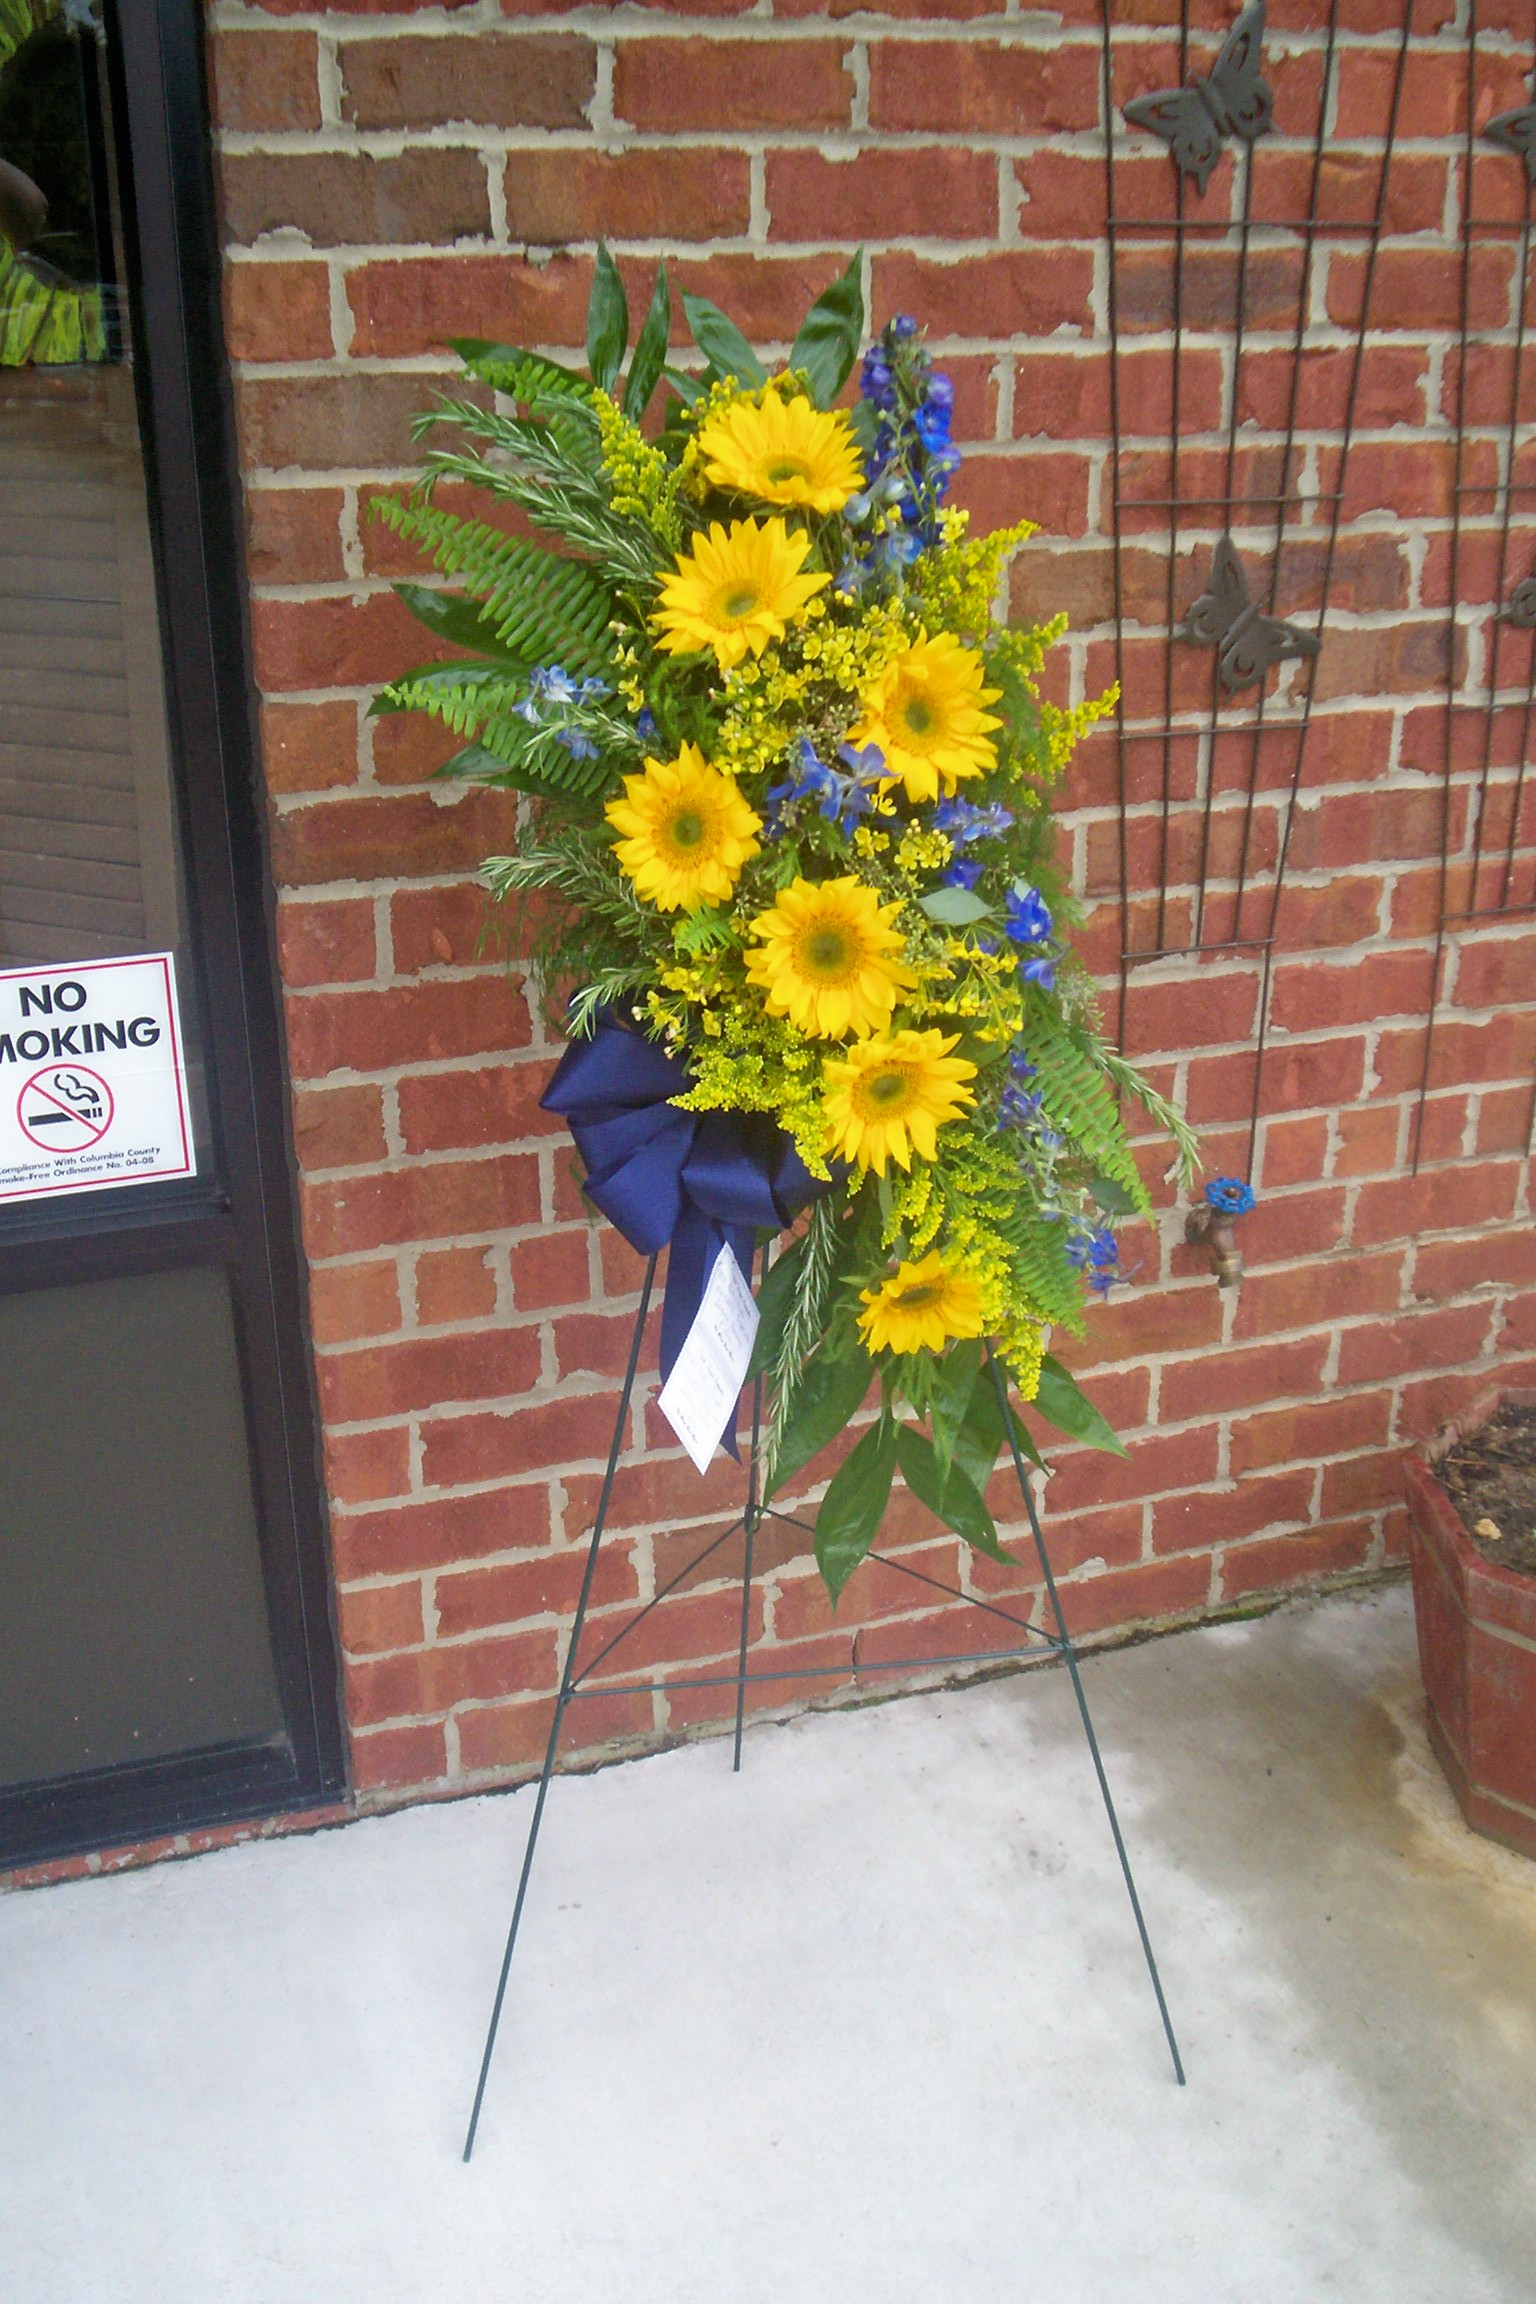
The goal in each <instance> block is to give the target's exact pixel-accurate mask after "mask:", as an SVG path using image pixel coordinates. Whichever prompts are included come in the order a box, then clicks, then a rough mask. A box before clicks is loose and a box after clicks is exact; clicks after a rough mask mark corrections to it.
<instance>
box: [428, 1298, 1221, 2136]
mask: <svg viewBox="0 0 1536 2304" xmlns="http://www.w3.org/2000/svg"><path fill="white" fill-rule="evenodd" d="M656 1265H657V1258H656V1257H655V1256H653V1257H652V1258H651V1260H650V1263H649V1264H648V1265H647V1267H646V1273H645V1282H644V1286H643V1288H642V1291H641V1296H640V1308H639V1310H638V1312H637V1313H636V1315H635V1331H634V1336H633V1339H632V1341H631V1344H630V1350H629V1362H628V1365H627V1367H626V1369H625V1372H624V1384H623V1389H622V1391H621V1393H620V1395H619V1407H618V1413H617V1415H616V1416H615V1418H614V1427H613V1441H612V1445H611V1446H610V1448H609V1451H608V1464H607V1469H606V1471H605V1472H604V1475H603V1485H602V1489H601V1491H600V1493H599V1496H598V1502H597V1514H596V1518H595V1519H594V1521H593V1525H592V1535H591V1539H590V1542H589V1544H588V1547H587V1560H586V1569H585V1573H584V1574H583V1577H582V1582H581V1592H580V1595H579V1597H578V1599H577V1602H576V1612H575V1615H574V1616H573V1618H572V1620H571V1636H570V1641H569V1643H568V1646H567V1649H566V1657H565V1665H564V1669H563V1671H562V1673H561V1677H560V1687H559V1691H558V1693H557V1695H556V1697H555V1713H554V1718H553V1720H552V1722H551V1723H550V1731H549V1741H548V1743H547V1745H546V1747H545V1752H544V1764H543V1767H542V1768H541V1770H540V1772H539V1779H538V1788H537V1790H536V1792H535V1794H534V1803H533V1815H532V1818H531V1820H530V1822H529V1826H528V1839H527V1843H526V1845H525V1847H524V1849H523V1863H522V1870H521V1872H520V1874H519V1876H518V1883H517V1896H516V1900H515V1902H514V1904H513V1907H512V1920H511V1924H510V1926H509V1928H508V1930H507V1942H506V1949H505V1951H504V1952H503V1954H502V1961H501V1972H500V1974H499V1976H498V1977H497V1980H496V1997H495V1999H494V2001H493V2003H492V2006H491V2020H490V2024H489V2026H488V2028H487V2031H486V2036H485V2050H484V2053H483V2055H482V2057H481V2059H480V2075H479V2079H478V2081H477V2083H476V2086H475V2101H474V2108H473V2110H472V2111H471V2113H470V2118H469V2131H468V2134H467V2135H466V2137H465V2139H464V2158H465V2159H466V2160H468V2159H469V2157H470V2154H471V2153H472V2152H473V2151H474V2148H475V2136H476V2133H477V2131H478V2129H479V2126H480V2113H481V2110H482V2108H483V2106H484V2103H485V2090H486V2083H487V2081H488V2080H489V2078H490V2071H491V2059H492V2057H493V2056H494V2055H495V2053H496V2036H497V2033H498V2031H499V2029H500V2025H501V2015H502V2009H503V2006H504V2005H505V2002H506V1996H507V1980H508V1978H509V1976H510V1974H511V1971H512V1955H513V1953H514V1952H515V1951H516V1949H517V1940H518V1934H519V1931H520V1929H521V1927H522V1920H523V1908H524V1906H525V1904H526V1903H527V1899H528V1883H529V1880H530V1879H531V1878H532V1875H533V1860H534V1856H535V1853H536V1852H537V1849H538V1844H539V1828H540V1826H541V1825H542V1823H543V1821H544V1805H545V1802H546V1800H547V1799H548V1797H549V1786H550V1779H551V1777H552V1776H553V1774H554V1768H555V1760H556V1757H557V1754H558V1752H559V1748H560V1736H561V1731H562V1729H563V1728H564V1725H565V1716H566V1713H567V1711H568V1710H569V1708H570V1706H571V1705H572V1704H573V1703H576V1702H579V1701H580V1699H581V1698H582V1697H584V1696H599V1695H601V1696H611V1695H614V1694H626V1693H628V1694H633V1693H635V1692H637V1691H643V1690H644V1689H646V1688H647V1687H650V1686H652V1685H654V1683H652V1682H648V1681H645V1680H643V1679H642V1680H630V1681H620V1680H614V1679H607V1680H603V1681H600V1682H599V1681H595V1680H594V1678H593V1675H594V1674H595V1673H596V1672H598V1671H599V1670H600V1668H601V1667H602V1666H603V1665H604V1664H605V1663H606V1662H607V1660H608V1658H609V1657H610V1656H612V1654H613V1653H614V1651H615V1649H617V1648H618V1647H619V1646H620V1645H621V1644H622V1643H623V1642H624V1641H625V1640H626V1639H628V1637H629V1635H630V1634H631V1633H632V1632H633V1631H634V1630H635V1628H636V1626H637V1625H639V1624H641V1623H643V1622H644V1620H645V1618H646V1617H647V1616H648V1615H649V1614H650V1613H651V1611H652V1609H653V1608H656V1607H659V1605H660V1604H661V1602H662V1601H663V1600H665V1599H667V1598H668V1597H669V1595H670V1594H671V1593H673V1592H674V1591H676V1589H677V1587H678V1586H679V1585H680V1584H682V1583H683V1582H684V1581H685V1580H686V1579H687V1578H688V1577H689V1576H691V1575H692V1574H693V1573H694V1571H695V1570H696V1569H697V1568H699V1567H701V1566H702V1565H703V1563H704V1562H705V1561H706V1560H708V1559H710V1558H711V1557H712V1555H713V1554H714V1553H716V1552H718V1551H719V1550H720V1548H721V1546H722V1545H724V1544H726V1543H728V1542H729V1540H730V1539H731V1538H732V1537H733V1536H735V1535H736V1534H737V1533H738V1531H739V1532H740V1533H741V1535H742V1537H743V1543H744V1558H743V1567H742V1581H741V1638H740V1644H739V1647H738V1651H737V1659H736V1669H735V1671H734V1672H723V1673H705V1674H699V1675H693V1676H690V1677H688V1678H686V1679H681V1680H668V1682H667V1683H666V1685H667V1688H668V1690H669V1691H670V1690H681V1689H693V1688H734V1689H735V1690H736V1725H735V1741H734V1749H733V1754H732V1767H733V1768H734V1769H739V1768H740V1766H741V1740H742V1730H743V1726H744V1723H745V1718H746V1702H747V1690H748V1688H749V1687H754V1686H760V1685H766V1684H768V1683H771V1682H772V1681H775V1680H808V1679H818V1678H836V1679H842V1678H844V1677H846V1674H847V1670H848V1667H847V1666H846V1665H843V1664H831V1665H823V1666H811V1667H808V1666H806V1665H804V1664H799V1663H797V1664H791V1665H785V1666H784V1667H782V1668H781V1669H780V1670H778V1671H773V1670H767V1671H749V1670H748V1669H747V1656H748V1648H749V1633H750V1615H751V1603H752V1555H753V1547H754V1543H755V1540H756V1536H757V1531H758V1529H759V1528H760V1527H761V1525H762V1523H763V1521H764V1520H776V1521H779V1522H781V1523H783V1524H785V1525H787V1526H790V1527H794V1528H804V1529H805V1530H806V1531H807V1533H809V1532H810V1529H811V1524H810V1523H809V1522H807V1521H804V1520H797V1519H795V1518H794V1516H793V1515H792V1514H790V1513H786V1512H778V1511H775V1510H774V1509H773V1508H772V1507H771V1506H766V1505H763V1504H761V1503H760V1502H759V1499H758V1488H757V1440H758V1423H759V1414H760V1390H759V1394H758V1396H757V1397H756V1398H755V1399H754V1408H753V1429H752V1449H751V1454H750V1456H749V1458H748V1464H747V1501H746V1506H745V1509H744V1510H743V1512H742V1513H741V1514H740V1515H739V1516H738V1517H737V1518H736V1519H734V1520H732V1521H731V1522H729V1524H728V1525H727V1526H726V1527H724V1528H723V1529H721V1531H720V1533H719V1534H718V1535H717V1536H715V1537H713V1538H712V1539H711V1540H710V1542H709V1543H708V1544H706V1545H705V1547H704V1549H703V1550H702V1551H701V1552H699V1553H697V1554H696V1555H695V1556H694V1558H693V1559H691V1560H690V1561H688V1562H687V1564H686V1565H685V1566H684V1567H682V1568H680V1569H679V1570H678V1572H677V1574H676V1575H675V1576H673V1577H671V1578H670V1579H669V1580H668V1582H667V1583H666V1584H664V1585H663V1586H662V1588H661V1590H660V1591H659V1592H657V1593H656V1594H655V1595H654V1596H653V1597H652V1598H651V1599H650V1600H648V1601H647V1602H646V1603H645V1605H644V1606H643V1607H641V1608H640V1609H638V1610H637V1611H636V1613H635V1614H634V1615H633V1616H631V1617H630V1618H629V1620H628V1621H627V1622H626V1623H625V1624H623V1625H622V1626H621V1627H620V1629H619V1630H618V1631H617V1632H615V1633H614V1634H613V1635H612V1637H611V1638H610V1639H609V1640H607V1641H605V1642H604V1644H603V1646H602V1647H601V1648H600V1649H599V1650H598V1652H597V1654H596V1655H595V1656H594V1657H592V1658H591V1659H590V1660H589V1661H588V1662H587V1663H585V1664H580V1665H579V1664H578V1661H577V1659H578V1655H579V1652H580V1648H581V1636H582V1632H583V1630H584V1629H585V1626H586V1618H587V1608H588V1604H589V1602H590V1600H591V1597H592V1584H593V1579H594V1577H595V1575H596V1571H597V1561H598V1554H599V1552H600V1550H601V1548H602V1541H603V1534H604V1530H605V1529H606V1527H607V1522H608V1508H609V1505H610V1503H611V1501H612V1497H613V1483H614V1477H615V1474H616V1473H617V1470H618V1464H619V1458H620V1456H621V1454H622V1453H623V1446H624V1432H625V1427H626V1424H627V1421H628V1417H629V1407H630V1402H631V1400H632V1398H633V1396H634V1389H635V1377H636V1374H637V1372H638V1369H639V1365H640V1351H641V1343H642V1339H643V1336H644V1333H645V1322H646V1315H647V1313H648V1312H649V1310H650V1304H651V1297H652V1293H653V1291H654V1288H655V1281H656ZM991 1367H992V1376H993V1381H994V1383H995V1384H996V1386H997V1389H998V1396H999V1398H1000V1400H1001V1401H1002V1402H1003V1404H1004V1406H1005V1408H1006V1404H1007V1387H1006V1382H1005V1379H1004V1374H1003V1369H1002V1365H1001V1363H1000V1362H999V1361H998V1360H996V1359H995V1358H994V1359H993V1360H992V1362H991ZM1004 1424H1005V1428H1007V1429H1008V1431H1009V1433H1010V1439H1011V1444H1012V1449H1013V1464H1014V1471H1015V1473H1016V1474H1017V1477H1018V1482H1019V1488H1020V1492H1021V1493H1022V1495H1023V1498H1024V1504H1025V1508H1026V1510H1027V1511H1028V1514H1029V1524H1030V1529H1031V1532H1032V1534H1033V1537H1034V1541H1035V1549H1036V1552H1037V1554H1038V1556H1039V1560H1040V1568H1041V1573H1042V1575H1043V1577H1044V1581H1045V1589H1046V1594H1047V1597H1048V1600H1049V1604H1050V1609H1051V1615H1052V1619H1053V1621H1054V1623H1055V1626H1056V1629H1055V1631H1054V1632H1042V1631H1039V1630H1037V1629H1036V1628H1035V1627H1033V1626H1031V1625H1029V1624H1027V1623H1025V1621H1024V1619H1023V1618H1022V1617H1021V1616H1015V1615H1013V1614H1012V1613H1011V1612H1010V1611H1009V1610H1008V1609H1006V1608H999V1607H997V1606H995V1605H994V1603H993V1602H991V1601H989V1600H978V1599H976V1598H975V1596H974V1595H973V1594H971V1593H968V1592H962V1591H960V1590H959V1588H958V1586H955V1585H950V1584H945V1583H943V1582H941V1581H940V1579H939V1578H937V1577H934V1576H929V1575H927V1574H925V1573H924V1571H922V1570H921V1569H918V1568H913V1567H911V1566H910V1565H909V1564H908V1563H907V1562H906V1561H903V1560H895V1559H892V1558H890V1557H889V1556H888V1555H887V1554H884V1553H871V1554H870V1561H871V1562H872V1563H873V1564H875V1565H877V1566H879V1567H882V1568H885V1569H888V1570H890V1571H892V1572H893V1573H895V1574H897V1575H901V1576H905V1577H907V1578H909V1579H910V1580H912V1581H913V1582H915V1583H918V1584H922V1585H925V1586H927V1587H928V1588H929V1589H930V1590H932V1591H934V1592H939V1593H942V1594H944V1595H945V1596H946V1597H947V1598H949V1599H954V1600H964V1601H965V1602H967V1604H968V1605H969V1606H971V1607H973V1608H979V1609H980V1610H981V1611H982V1612H983V1614H985V1615H988V1616H997V1617H1000V1618H1001V1619H1002V1620H1003V1622H1005V1623H1008V1624H1013V1625H1016V1626H1017V1627H1018V1629H1019V1631H1020V1633H1021V1634H1022V1635H1023V1637H1022V1639H1021V1640H1020V1642H1019V1644H1018V1646H1017V1647H1014V1648H987V1649H983V1650H980V1651H978V1652H976V1653H974V1654H956V1655H947V1656H893V1657H886V1658H882V1659H881V1660H880V1661H879V1662H877V1663H874V1664H861V1665H860V1667H859V1669H860V1671H876V1672H902V1671H911V1670H914V1669H919V1668H920V1669H923V1670H928V1671H931V1670H933V1669H934V1668H935V1667H944V1666H951V1665H962V1664H998V1663H1004V1662H1006V1661H1007V1660H1008V1658H1009V1657H1024V1656H1038V1655H1039V1654H1040V1653H1041V1650H1042V1648H1044V1649H1048V1650H1050V1651H1053V1652H1054V1653H1055V1654H1056V1655H1058V1656H1060V1657H1061V1659H1062V1661H1063V1662H1064V1663H1065V1665H1066V1667H1067V1672H1068V1676H1069V1678H1070V1680H1071V1683H1072V1693H1073V1696H1074V1697H1075V1699H1076V1702H1077V1709H1078V1714H1079V1717H1080V1718H1081V1720H1082V1724H1083V1734H1084V1736H1085V1737H1086V1739H1087V1743H1088V1750H1089V1753H1090V1755H1091V1757H1092V1760H1093V1768H1094V1774H1095V1776H1096V1778H1097V1780H1098V1786H1099V1792H1100V1794H1101V1796H1102V1798H1103V1802H1104V1811H1105V1814H1106V1816H1107V1817H1108V1819H1109V1829H1110V1834H1111V1837H1112V1838H1113V1840H1114V1844H1115V1854H1116V1856H1117V1858H1118V1859H1119V1863H1120V1871H1121V1876H1122V1878H1123V1879H1124V1881H1125V1888H1126V1894H1127V1895H1128V1896H1129V1898H1130V1903H1131V1911H1132V1914H1133V1916H1134V1918H1135V1922H1136V1932H1137V1935H1138V1937H1139V1938H1140V1941H1141V1949H1142V1953H1143V1955H1144V1957H1145V1959H1146V1963H1147V1973H1148V1975H1149V1977H1150V1978H1151V1983H1152V1991H1153V1995H1154V1997H1155V1999H1156V2001H1157V2011H1158V2015H1159V2016H1160V2018H1161V2019H1162V2026H1163V2033H1164V2036H1165V2038H1166V2040H1167V2042H1168V2053H1169V2055H1170V2056H1171V2057H1172V2059H1173V2071H1174V2077H1175V2079H1176V2080H1177V2081H1178V2084H1179V2086H1180V2087H1181V2088H1182V2087H1183V2086H1184V2065H1183V2061H1182V2059H1181V2058H1180V2055H1179V2044H1178V2041H1177V2039H1176V2038H1175V2036H1174V2030H1173V2020H1172V2018H1171V2017H1170V2015H1169V2013H1168V2003H1167V2000H1166V1998H1165V1997H1164V1994H1163V1985H1162V1978H1161V1977H1160V1976H1159V1974H1158V1968H1157V1960H1156V1956H1155V1955H1154V1953H1153V1950H1152V1940H1151V1937H1150V1936H1149V1935H1148V1933H1147V1923H1146V1919H1145V1916H1144V1915H1143V1912H1142V1909H1141V1898H1140V1897H1139V1896H1138V1894H1137V1892H1136V1881H1135V1877H1134V1875H1133V1873H1132V1871H1131V1860H1130V1856H1129V1854H1128V1853H1127V1850H1126V1845H1125V1838H1124V1835H1123V1833H1122V1832H1121V1829H1120V1819H1119V1817H1118V1816H1117V1815H1116V1813H1115V1803H1114V1799H1113V1796H1112V1795H1111V1792H1110V1789H1109V1778H1108V1777H1107V1775H1106V1774H1105V1771H1104V1759H1103V1755H1102V1753H1101V1752H1100V1750H1099V1740H1098V1737H1097V1735H1096V1734H1095V1731H1094V1726H1093V1716H1092V1714H1091V1713H1090V1711H1089V1709H1088V1697H1087V1693H1086V1691H1085V1690H1084V1687H1083V1681H1082V1674H1081V1672H1080V1670H1079V1668H1078V1658H1077V1652H1076V1649H1075V1648H1074V1646H1073V1642H1072V1637H1071V1634H1070V1633H1069V1632H1068V1630H1067V1624H1066V1618H1065V1616H1064V1615H1063V1613H1062V1607H1061V1599H1060V1595H1059V1593H1058V1591H1057V1588H1056V1579H1055V1576H1054V1575H1053V1573H1052V1571H1051V1563H1050V1558H1049V1555H1048V1554H1047V1552H1046V1548H1045V1537H1044V1534H1043V1532H1042V1530H1041V1527H1040V1517H1039V1513H1038V1512H1037V1510H1036V1507H1035V1499H1034V1492H1033V1490H1032V1489H1031V1487H1030V1485H1029V1478H1028V1475H1027V1472H1026V1470H1025V1465H1024V1459H1023V1457H1022V1455H1021V1454H1020V1452H1019V1446H1018V1442H1017V1439H1016V1438H1013V1437H1012V1424H1011V1420H1010V1419H1009V1418H1008V1417H1007V1416H1006V1415H1005V1417H1004Z"/></svg>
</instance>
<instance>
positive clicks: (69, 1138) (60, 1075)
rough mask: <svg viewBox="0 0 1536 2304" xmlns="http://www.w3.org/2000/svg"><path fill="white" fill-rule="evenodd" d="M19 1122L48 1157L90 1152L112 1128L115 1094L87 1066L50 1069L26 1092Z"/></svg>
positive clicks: (19, 1102) (30, 1083)
mask: <svg viewBox="0 0 1536 2304" xmlns="http://www.w3.org/2000/svg"><path fill="white" fill-rule="evenodd" d="M16 1117H17V1119H18V1120H19V1121H20V1123H21V1130H22V1134H23V1135H24V1136H26V1137H27V1138H28V1139H29V1140H30V1141H31V1142H32V1143H34V1144H36V1145H37V1146H38V1147H39V1149H40V1150H42V1151H44V1152H53V1153H60V1152H88V1151H89V1150H90V1148H91V1146H92V1145H93V1144H99V1143H100V1142H101V1139H102V1137H103V1136H105V1134H106V1132H107V1130H108V1129H109V1128H110V1127H111V1125H112V1091H111V1089H110V1088H109V1087H108V1086H107V1084H106V1082H105V1080H103V1078H102V1077H101V1074H100V1073H99V1072H92V1071H90V1070H88V1069H87V1067H86V1066H85V1065H84V1064H48V1065H45V1066H44V1068H43V1070H42V1071H41V1072H34V1073H33V1074H32V1077H31V1079H30V1080H28V1081H27V1083H26V1085H25V1086H24V1087H23V1089H22V1091H21V1094H20V1095H19V1096H18V1097H17V1099H16Z"/></svg>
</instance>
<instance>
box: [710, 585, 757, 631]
mask: <svg viewBox="0 0 1536 2304" xmlns="http://www.w3.org/2000/svg"><path fill="white" fill-rule="evenodd" d="M758 598H759V595H758V589H757V586H756V585H755V584H731V585H728V586H727V587H726V589H725V590H724V591H723V592H722V593H721V595H720V600H719V611H720V614H721V616H722V617H723V618H724V620H725V622H726V623H728V624H739V623H740V622H741V620H742V618H743V617H745V616H750V615H751V613H752V611H753V609H754V608H755V607H756V606H757V603H758Z"/></svg>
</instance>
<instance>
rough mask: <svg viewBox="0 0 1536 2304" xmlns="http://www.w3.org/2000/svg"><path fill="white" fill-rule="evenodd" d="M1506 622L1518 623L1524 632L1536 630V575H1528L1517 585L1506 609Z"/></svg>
mask: <svg viewBox="0 0 1536 2304" xmlns="http://www.w3.org/2000/svg"><path fill="white" fill-rule="evenodd" d="M1504 621H1505V623H1506V624H1518V625H1519V627H1520V629H1521V631H1522V632H1536V576H1527V577H1526V578H1525V580H1524V581H1523V583H1519V584H1517V585H1516V586H1515V588H1514V590H1513V592H1511V594H1510V596H1509V605H1508V606H1507V607H1506V608H1505V610H1504Z"/></svg>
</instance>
